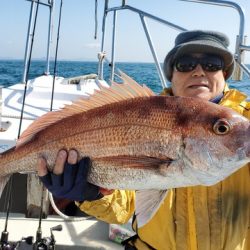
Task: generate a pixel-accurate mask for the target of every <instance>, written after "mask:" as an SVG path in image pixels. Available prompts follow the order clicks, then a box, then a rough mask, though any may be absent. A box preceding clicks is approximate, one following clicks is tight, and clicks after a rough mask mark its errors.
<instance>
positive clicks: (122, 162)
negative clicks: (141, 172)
mask: <svg viewBox="0 0 250 250" xmlns="http://www.w3.org/2000/svg"><path fill="white" fill-rule="evenodd" d="M94 160H95V161H98V162H102V163H103V165H107V164H109V165H119V166H124V167H130V168H131V167H132V168H140V167H143V168H144V167H152V168H158V167H160V170H161V166H163V165H164V166H167V165H170V164H171V163H172V162H173V160H172V159H170V158H167V157H166V158H164V159H161V158H156V157H149V156H145V155H140V156H131V155H119V156H107V157H100V158H95V159H94Z"/></svg>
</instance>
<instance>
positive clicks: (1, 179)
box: [0, 175, 11, 197]
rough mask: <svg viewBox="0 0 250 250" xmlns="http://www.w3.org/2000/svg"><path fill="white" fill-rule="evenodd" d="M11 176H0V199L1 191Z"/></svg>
mask: <svg viewBox="0 0 250 250" xmlns="http://www.w3.org/2000/svg"><path fill="white" fill-rule="evenodd" d="M10 176H11V175H7V176H1V177H0V197H1V196H2V193H3V190H4V188H5V186H6V184H7V182H8V181H9V179H10Z"/></svg>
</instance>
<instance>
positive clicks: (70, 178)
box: [37, 150, 106, 201]
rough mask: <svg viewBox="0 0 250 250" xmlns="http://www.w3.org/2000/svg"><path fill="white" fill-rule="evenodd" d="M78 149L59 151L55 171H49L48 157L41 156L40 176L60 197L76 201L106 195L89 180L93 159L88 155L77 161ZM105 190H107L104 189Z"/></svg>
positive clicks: (56, 195) (91, 199)
mask: <svg viewBox="0 0 250 250" xmlns="http://www.w3.org/2000/svg"><path fill="white" fill-rule="evenodd" d="M77 158H78V153H77V151H76V150H70V151H69V153H67V151H66V150H60V151H59V152H58V155H57V158H56V163H55V166H54V169H53V172H50V171H48V169H47V162H46V159H44V158H42V157H41V158H40V159H39V164H38V168H37V171H38V176H39V178H40V180H41V181H42V182H43V184H44V186H45V187H46V188H47V189H48V190H49V191H50V192H51V193H52V194H53V195H54V196H55V197H58V198H66V199H69V200H74V201H85V200H88V201H93V200H98V199H100V198H102V197H103V195H106V193H105V192H104V194H102V193H101V190H100V188H99V187H98V186H95V185H93V184H91V183H89V182H87V176H88V171H89V168H90V166H91V161H90V159H89V158H88V157H84V158H82V159H81V160H80V161H79V162H77ZM104 191H106V190H105V189H104Z"/></svg>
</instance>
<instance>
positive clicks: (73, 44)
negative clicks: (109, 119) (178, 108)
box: [0, 0, 250, 63]
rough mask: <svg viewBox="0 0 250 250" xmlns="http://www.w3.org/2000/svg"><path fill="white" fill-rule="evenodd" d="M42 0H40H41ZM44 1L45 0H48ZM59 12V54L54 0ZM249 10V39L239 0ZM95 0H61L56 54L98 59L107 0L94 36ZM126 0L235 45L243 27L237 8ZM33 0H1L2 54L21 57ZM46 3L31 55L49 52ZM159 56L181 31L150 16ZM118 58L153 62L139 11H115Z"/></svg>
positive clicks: (100, 1)
mask: <svg viewBox="0 0 250 250" xmlns="http://www.w3.org/2000/svg"><path fill="white" fill-rule="evenodd" d="M40 1H41V0H40ZM44 1H45V0H44ZM55 1H56V2H55V4H56V5H55V6H56V7H55V10H56V11H55V12H56V15H55V18H54V28H53V31H54V32H53V33H54V35H53V42H52V45H53V46H52V47H53V48H52V53H51V56H52V57H53V56H54V54H55V50H54V48H55V44H56V33H57V24H58V12H59V6H60V3H61V0H55ZM121 2H122V1H121V0H110V6H115V5H117V4H118V5H119V4H121ZM234 2H236V3H237V4H239V5H240V6H241V7H242V8H243V10H244V12H245V32H244V34H245V35H246V36H248V40H247V43H246V44H247V45H249V44H250V4H249V0H236V1H234ZM94 3H95V0H63V9H62V20H61V31H60V43H59V50H58V59H59V60H60V59H61V60H91V61H92V60H97V53H98V52H99V51H100V44H101V27H102V14H103V3H104V0H98V33H97V39H94V32H95V17H94V10H95V9H94V7H95V6H94ZM126 3H127V4H128V5H130V6H133V7H135V8H140V9H142V10H143V11H145V12H148V13H151V14H153V15H156V16H158V17H160V18H162V19H165V20H167V21H169V22H171V23H174V24H176V25H179V26H181V27H183V28H185V29H187V30H190V29H207V30H217V31H220V32H224V33H226V34H227V35H228V37H229V39H230V42H231V44H230V47H229V49H230V50H231V51H232V52H233V51H234V50H235V41H236V36H237V34H238V32H239V14H238V12H237V11H236V9H233V8H229V7H221V6H214V5H208V4H200V3H193V2H185V1H181V0H127V1H126ZM29 11H30V1H26V0H1V1H0V30H1V35H0V59H23V58H24V51H25V42H26V38H27V29H28V28H27V27H28V20H29ZM48 13H49V12H48V8H47V7H45V6H40V8H39V12H38V21H37V29H36V37H35V40H34V50H33V54H32V57H33V58H39V59H42V58H45V57H46V45H47V33H48V31H47V29H48V16H49V15H48ZM112 20H113V15H112V14H111V13H109V14H108V16H107V24H106V27H107V30H106V39H105V44H106V45H107V46H105V51H106V53H107V57H108V58H109V59H110V57H111V46H110V44H111V40H112V33H111V32H112ZM146 22H147V25H148V28H149V32H150V35H151V37H152V41H153V44H154V47H155V49H156V54H157V57H158V58H159V60H160V62H162V61H163V60H164V57H165V55H166V53H167V52H168V51H169V50H170V49H171V48H172V47H173V45H174V39H175V37H176V35H177V34H178V33H179V31H177V30H174V29H172V28H170V27H168V26H164V25H162V24H159V23H158V22H155V21H152V20H149V19H146ZM116 47H117V50H116V61H124V62H152V61H153V57H152V54H151V52H150V49H149V46H148V44H147V39H146V36H145V34H144V32H143V28H142V24H141V20H140V18H139V15H138V14H136V13H132V12H129V11H127V10H123V11H120V12H118V13H117V37H116ZM245 61H246V62H247V63H250V52H246V56H245Z"/></svg>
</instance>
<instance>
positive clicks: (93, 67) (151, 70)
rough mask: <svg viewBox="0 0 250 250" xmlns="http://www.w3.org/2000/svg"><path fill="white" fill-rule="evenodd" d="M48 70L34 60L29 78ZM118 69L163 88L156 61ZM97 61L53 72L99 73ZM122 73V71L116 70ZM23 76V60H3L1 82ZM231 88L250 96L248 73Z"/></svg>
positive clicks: (60, 67)
mask: <svg viewBox="0 0 250 250" xmlns="http://www.w3.org/2000/svg"><path fill="white" fill-rule="evenodd" d="M248 66H250V65H248ZM45 69H46V63H45V61H32V63H31V64H30V70H29V74H28V79H33V78H35V77H37V76H41V75H43V74H44V72H45ZM116 69H118V70H121V71H123V72H124V73H126V74H127V75H129V76H131V77H132V78H133V79H134V80H136V81H137V82H139V83H144V84H146V85H147V86H148V87H149V88H151V89H152V90H153V91H155V92H156V93H160V92H161V90H162V86H161V82H160V79H159V76H158V73H157V69H156V67H155V64H154V63H134V62H123V63H116ZM97 71H98V64H97V62H80V61H58V62H57V68H56V70H54V67H53V63H51V65H50V74H52V75H54V74H55V75H57V76H62V77H65V78H68V77H74V76H80V75H86V74H91V73H95V74H97ZM116 72H117V73H118V71H116ZM22 75H23V61H22V60H0V85H2V86H10V85H12V84H15V83H19V82H21V81H22ZM109 76H110V67H109V66H108V65H105V67H104V78H105V80H107V81H108V80H109ZM228 83H229V85H230V87H232V88H237V89H239V90H240V91H243V92H244V93H246V94H247V95H248V96H250V79H249V78H248V77H247V76H246V75H244V76H243V80H242V81H232V80H229V81H228Z"/></svg>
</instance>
